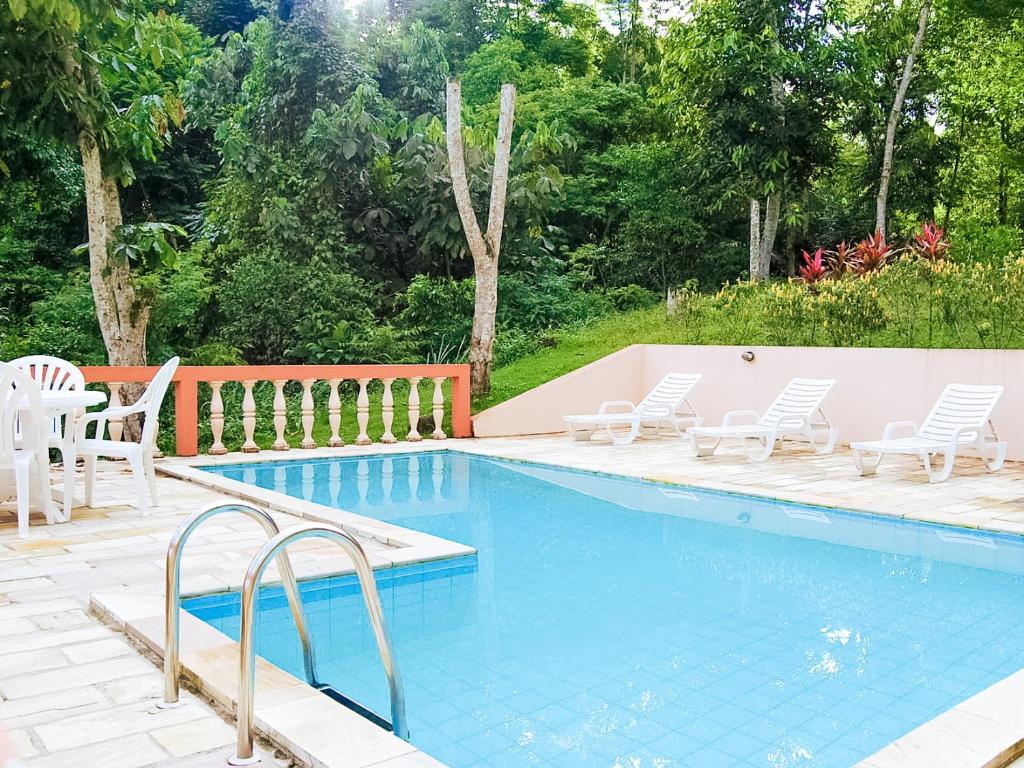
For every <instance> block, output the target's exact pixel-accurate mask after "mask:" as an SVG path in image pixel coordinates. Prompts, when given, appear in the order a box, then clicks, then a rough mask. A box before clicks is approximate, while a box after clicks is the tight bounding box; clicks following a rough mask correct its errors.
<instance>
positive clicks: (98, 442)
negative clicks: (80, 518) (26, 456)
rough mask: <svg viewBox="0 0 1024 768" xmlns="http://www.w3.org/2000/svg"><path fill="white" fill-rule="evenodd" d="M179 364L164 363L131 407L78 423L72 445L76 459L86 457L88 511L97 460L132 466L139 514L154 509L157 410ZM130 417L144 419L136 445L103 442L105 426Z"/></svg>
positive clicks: (90, 416)
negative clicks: (90, 429)
mask: <svg viewBox="0 0 1024 768" xmlns="http://www.w3.org/2000/svg"><path fill="white" fill-rule="evenodd" d="M178 362H179V358H177V357H172V358H171V359H170V360H168V361H167V362H166V363H164V364H163V365H162V366H161V367H160V370H159V371H157V373H156V376H154V377H153V380H152V381H151V382H150V383H149V386H148V387H146V391H145V392H143V393H142V397H140V398H139V399H138V400H137V401H136V402H135V403H133V404H132V405H126V406H121V407H117V408H107V409H105V410H102V411H97V412H95V413H88V414H86V415H85V416H83V417H82V418H81V419H79V421H78V434H77V435H76V438H75V442H76V443H77V445H76V448H77V450H78V453H79V455H81V456H84V457H85V505H86V506H87V507H91V506H92V495H93V486H94V485H95V481H96V460H97V458H99V457H100V456H104V457H107V458H117V459H126V460H127V461H128V463H129V464H130V465H131V468H132V475H133V478H134V480H135V489H136V493H137V496H138V500H139V502H138V503H139V511H140V512H141V513H142V514H143V515H146V514H149V505H150V503H152V505H153V506H156V505H157V495H156V470H155V468H154V466H153V453H154V452H155V451H156V431H157V426H158V424H159V417H160V406H161V405H162V404H163V401H164V396H165V395H166V394H167V388H168V387H169V386H170V384H171V379H172V378H173V377H174V372H175V371H176V370H177V369H178ZM133 414H142V415H143V418H144V419H145V422H144V423H143V425H142V436H141V439H140V440H139V442H137V443H135V442H127V441H122V440H106V439H104V437H103V436H104V433H105V432H106V427H107V422H108V421H109V420H110V419H115V418H119V419H123V418H125V417H126V416H131V415H133ZM93 422H95V423H96V431H95V435H94V436H93V437H87V432H88V427H89V425H90V424H92V423H93ZM147 489H148V494H147ZM147 497H148V498H147Z"/></svg>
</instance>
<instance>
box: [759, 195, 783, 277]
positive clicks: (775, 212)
mask: <svg viewBox="0 0 1024 768" xmlns="http://www.w3.org/2000/svg"><path fill="white" fill-rule="evenodd" d="M781 215H782V189H781V187H780V186H779V185H776V187H775V191H774V192H772V193H771V194H770V195H768V202H767V204H766V205H765V211H764V230H763V231H762V232H761V253H760V254H759V259H758V261H759V265H758V274H759V275H761V277H760V279H762V280H767V279H768V275H769V274H770V272H771V268H772V253H773V252H774V251H775V235H776V234H777V233H778V231H779V218H780V216H781Z"/></svg>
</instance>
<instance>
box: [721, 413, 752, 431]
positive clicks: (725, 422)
mask: <svg viewBox="0 0 1024 768" xmlns="http://www.w3.org/2000/svg"><path fill="white" fill-rule="evenodd" d="M739 419H749V420H750V423H751V424H757V422H759V421H760V420H761V414H759V413H758V412H757V411H729V412H728V413H727V414H725V418H724V419H722V426H723V427H731V426H733V424H734V423H735V422H736V421H737V420H739Z"/></svg>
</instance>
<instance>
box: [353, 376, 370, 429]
mask: <svg viewBox="0 0 1024 768" xmlns="http://www.w3.org/2000/svg"><path fill="white" fill-rule="evenodd" d="M357 381H358V382H359V396H358V397H357V398H356V421H357V422H358V423H359V437H357V438H356V445H369V444H370V443H372V442H373V441H372V440H371V439H370V436H369V435H368V434H366V427H367V425H368V424H369V423H370V397H369V395H367V394H366V385H367V384H369V383H370V380H369V379H358V380H357Z"/></svg>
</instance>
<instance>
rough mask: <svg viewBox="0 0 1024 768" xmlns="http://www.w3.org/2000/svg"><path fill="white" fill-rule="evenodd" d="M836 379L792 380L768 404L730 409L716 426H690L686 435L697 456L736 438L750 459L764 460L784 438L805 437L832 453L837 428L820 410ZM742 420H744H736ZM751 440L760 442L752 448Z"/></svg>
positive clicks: (817, 447)
mask: <svg viewBox="0 0 1024 768" xmlns="http://www.w3.org/2000/svg"><path fill="white" fill-rule="evenodd" d="M835 383H836V380H835V379H793V380H792V381H790V382H789V383H788V384H787V385H786V387H785V389H783V390H782V392H781V393H780V394H779V396H778V397H777V398H775V401H774V402H773V403H772V404H771V405H770V406H768V410H767V411H765V412H764V415H763V416H762V415H761V414H759V413H758V412H757V411H729V413H727V414H725V418H724V419H722V424H721V426H717V427H690V428H689V429H688V430H686V434H687V435H688V436H689V438H690V444H691V445H692V446H693V449H694V450H695V451H696V452H697V455H698V456H711V455H712V454H713V453H714V452H715V451H716V450H717V449H718V446H719V445H720V444H721V442H722V440H726V439H732V440H737V441H738V442H739V444H740V447H742V448H743V452H744V453H745V454H746V455H747V459H748V460H749V461H764V460H765V459H767V458H768V457H769V456H771V455H772V451H774V450H775V448H776V447H777V445H778V444H779V443H781V442H782V441H783V440H785V439H786V438H791V437H795V436H800V437H803V438H805V439H806V440H807V441H808V442H809V443H810V444H811V446H812V447H813V448H814V451H815V452H816V453H820V454H824V453H831V452H832V450H833V449H834V448H835V446H836V438H837V437H838V436H839V430H837V429H835V428H834V427H833V426H832V424H831V423H830V422H829V420H828V419H827V418H826V417H825V414H824V413H823V412H822V410H821V403H822V401H824V399H825V398H826V397H827V396H828V393H829V392H831V391H832V387H834V386H835ZM741 419H745V420H746V422H745V423H737V421H739V420H741ZM750 441H753V442H754V443H755V444H759V447H754V448H751V446H750Z"/></svg>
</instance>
